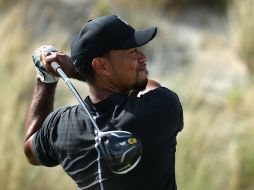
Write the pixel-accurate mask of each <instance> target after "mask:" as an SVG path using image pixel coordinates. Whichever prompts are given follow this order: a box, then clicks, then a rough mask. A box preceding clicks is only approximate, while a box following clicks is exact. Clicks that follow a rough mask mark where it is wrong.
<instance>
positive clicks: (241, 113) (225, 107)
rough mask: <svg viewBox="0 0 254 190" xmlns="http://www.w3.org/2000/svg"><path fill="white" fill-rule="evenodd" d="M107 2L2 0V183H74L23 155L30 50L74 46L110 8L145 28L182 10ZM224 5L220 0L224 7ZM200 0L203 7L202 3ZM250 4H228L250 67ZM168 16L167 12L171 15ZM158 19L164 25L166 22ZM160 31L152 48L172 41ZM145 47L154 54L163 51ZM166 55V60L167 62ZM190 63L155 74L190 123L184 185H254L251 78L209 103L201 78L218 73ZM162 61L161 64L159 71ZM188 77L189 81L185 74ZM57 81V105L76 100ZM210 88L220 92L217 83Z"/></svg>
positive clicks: (56, 189) (222, 188)
mask: <svg viewBox="0 0 254 190" xmlns="http://www.w3.org/2000/svg"><path fill="white" fill-rule="evenodd" d="M109 1H110V0H108V1H107V0H96V1H77V0H76V1H68V0H65V1H60V0H59V1H40V0H35V1H28V0H20V1H5V0H0V11H1V12H0V16H1V17H0V18H1V19H0V25H1V28H0V41H1V44H0V57H1V64H0V81H1V86H0V91H1V93H0V98H1V101H0V113H1V115H0V117H1V119H0V126H1V128H0V134H1V138H0V154H1V157H0V161H1V163H2V164H1V165H0V189H3V190H18V189H19V190H45V189H47V190H63V189H75V185H74V184H73V182H72V181H71V179H70V178H69V177H68V176H66V175H65V174H64V173H63V171H62V169H61V168H60V167H56V168H44V167H34V166H31V165H29V164H28V163H27V162H26V160H25V157H24V154H23V148H22V145H23V127H24V122H25V121H24V119H25V116H26V112H27V110H28V108H29V104H30V100H31V97H32V93H33V87H34V77H35V71H34V68H33V65H32V62H31V54H32V52H33V51H34V50H35V49H37V48H38V47H39V46H41V45H43V44H53V45H55V46H56V47H57V48H59V49H60V50H62V51H66V52H69V42H70V40H71V38H72V37H73V34H74V33H75V32H76V31H78V30H79V28H80V27H81V25H82V24H83V22H84V20H87V19H88V18H89V17H95V16H97V15H102V14H107V13H110V12H114V13H115V12H121V13H122V14H126V15H127V13H130V12H131V13H132V14H131V15H130V16H128V17H129V18H131V19H133V20H130V23H135V25H146V26H147V25H148V24H149V23H150V22H152V23H153V24H154V23H158V24H161V23H162V17H161V16H162V13H161V12H157V11H159V10H161V9H162V7H163V8H164V9H163V11H164V12H163V13H166V12H167V10H168V9H167V7H168V6H169V5H170V7H169V9H171V10H172V9H173V7H174V6H175V7H177V10H179V9H178V8H179V6H180V5H179V4H177V5H176V4H173V3H171V4H170V3H169V2H171V1H166V0H158V1H156V3H154V1H152V0H150V1H146V3H144V5H143V6H142V7H140V4H141V3H140V2H141V1H133V2H131V3H130V1H126V0H121V1H117V0H111V1H110V2H111V4H110V3H109ZM172 2H173V1H172ZM182 2H184V1H182ZM186 2H187V1H186ZM198 2H199V3H200V2H201V1H197V0H196V1H195V0H193V1H188V5H192V6H194V5H196V3H198ZM207 2H209V3H212V2H213V1H211V0H210V1H207ZM214 2H220V3H222V6H223V7H224V6H225V4H224V2H226V1H214ZM199 3H198V4H199ZM220 3H215V4H216V6H220ZM201 4H203V5H205V4H204V1H202V3H201ZM215 4H214V5H215ZM253 4H254V3H253V2H252V0H245V1H237V0H236V1H234V2H233V4H232V6H229V10H230V11H229V14H230V15H231V16H230V23H231V24H230V26H232V27H231V28H232V31H233V38H232V42H231V43H232V44H234V45H235V47H237V50H238V51H239V52H240V55H241V57H242V58H243V60H244V61H245V62H246V64H248V65H249V66H250V67H249V68H253V60H254V58H253V55H254V52H253V50H254V39H253V35H252V33H251V32H253V31H254V25H253V21H252V20H251V19H250V18H253V16H251V15H253V12H254V11H253V10H254V7H253ZM113 5H114V6H113ZM242 6H245V7H244V8H242ZM135 7H138V8H135ZM151 7H152V8H153V11H151V12H149V13H150V14H149V15H148V14H147V12H146V13H145V14H144V13H143V12H142V11H146V10H149V9H151ZM185 7H188V6H187V5H186V6H185ZM137 9H138V10H137ZM116 10H117V11H116ZM130 10H131V11H130ZM179 14H181V13H180V12H179ZM142 15H143V16H142ZM124 16H125V15H124ZM124 16H123V17H124ZM141 16H142V19H141V18H140V17H141ZM164 16H165V17H166V14H165V15H164ZM143 17H147V21H145V24H144V23H141V21H142V20H144V19H143ZM168 20H169V19H168ZM161 25H163V26H164V23H162V24H161ZM159 35H160V37H158V40H161V41H158V42H157V43H155V42H154V45H153V47H152V48H151V49H156V46H155V45H158V46H159V45H160V44H163V45H164V44H165V43H166V42H165V41H166V40H171V39H172V38H170V37H169V36H168V34H167V33H165V32H164V31H162V32H161V33H160V34H159ZM227 35H230V34H227ZM230 40H231V38H230ZM210 41H212V42H213V41H214V40H213V39H212V40H210ZM169 43H172V42H171V41H170V42H169ZM214 43H215V42H214ZM151 45H152V44H151ZM229 49H230V48H229ZM148 50H149V51H150V52H151V55H158V54H155V53H153V52H152V50H150V49H148ZM230 50H231V49H230ZM218 57H219V55H218ZM218 57H213V59H217V58H218ZM236 57H237V56H236ZM187 60H189V59H187ZM163 61H164V62H165V63H167V62H168V60H163ZM186 64H187V65H188V69H186V68H184V67H183V68H180V69H176V70H175V72H174V75H173V76H170V74H169V75H164V76H159V75H155V76H154V77H155V78H156V77H157V78H159V79H160V81H162V84H165V85H166V86H167V87H169V88H172V89H173V90H175V91H176V92H177V93H178V94H179V96H180V98H181V100H182V102H183V107H184V113H185V128H184V130H183V131H182V132H181V133H180V134H179V137H178V149H177V160H176V165H177V171H176V173H177V181H178V186H179V189H180V190H204V189H205V190H214V189H216V190H251V189H254V182H253V178H254V153H253V151H252V150H253V149H254V143H253V136H254V132H253V131H254V130H253V127H254V119H253V113H254V104H253V103H252V102H253V97H254V86H253V85H252V84H251V81H247V82H246V83H244V84H243V85H240V86H234V85H232V86H231V87H230V88H228V89H227V90H226V91H224V94H223V95H222V96H221V99H222V100H221V101H220V102H219V103H218V101H217V100H216V101H211V98H210V97H209V96H208V93H206V92H205V89H204V88H203V87H202V84H203V83H204V80H205V81H210V82H211V83H212V84H213V83H214V81H212V80H213V78H209V77H210V76H209V74H206V73H204V71H203V70H201V69H200V68H198V69H200V70H198V69H196V68H195V69H194V66H193V65H191V64H190V63H189V62H188V61H187V63H186ZM215 64H216V63H215ZM159 67H160V65H158V70H159V69H160V68H159ZM218 67H219V66H218ZM163 68H164V67H163ZM163 68H162V69H163ZM207 70H209V68H207ZM220 72H227V71H226V70H225V71H224V70H221V71H220ZM207 73H208V72H207ZM204 75H205V77H204ZM187 76H188V80H186V77H187ZM246 78H247V77H246ZM248 82H250V84H248ZM76 84H77V85H78V87H79V88H80V89H79V91H80V92H81V94H83V95H85V94H87V91H86V89H85V90H84V89H83V88H84V87H81V86H80V84H79V83H76ZM59 85H60V86H59V88H58V89H57V94H56V96H57V98H56V107H58V106H60V105H63V104H71V103H76V101H75V99H73V97H72V96H71V94H70V93H69V91H68V90H67V89H66V87H65V85H64V84H63V83H62V82H60V84H59ZM81 89H82V90H81ZM212 91H213V93H216V92H217V91H219V88H215V89H212ZM214 102H217V103H214Z"/></svg>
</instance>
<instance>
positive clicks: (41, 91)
mask: <svg viewBox="0 0 254 190" xmlns="http://www.w3.org/2000/svg"><path fill="white" fill-rule="evenodd" d="M55 89H56V83H52V84H45V83H42V82H41V81H40V79H36V87H35V91H34V95H33V99H32V103H31V106H30V109H29V112H28V115H27V119H26V124H25V139H24V140H25V141H26V140H27V139H29V138H30V137H31V136H32V135H33V134H34V133H36V132H37V131H38V129H39V128H40V127H41V126H42V124H43V121H44V120H45V118H46V117H47V116H48V114H49V113H50V112H52V111H53V105H54V94H55Z"/></svg>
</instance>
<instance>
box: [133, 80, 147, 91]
mask: <svg viewBox="0 0 254 190" xmlns="http://www.w3.org/2000/svg"><path fill="white" fill-rule="evenodd" d="M147 82H148V79H147V78H145V79H142V80H137V81H136V82H135V83H134V84H133V90H136V91H142V90H145V89H146V85H147Z"/></svg>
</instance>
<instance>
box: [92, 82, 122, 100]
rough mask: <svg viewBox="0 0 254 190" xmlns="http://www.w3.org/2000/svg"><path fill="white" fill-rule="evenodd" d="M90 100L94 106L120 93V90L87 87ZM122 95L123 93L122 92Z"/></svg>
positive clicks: (94, 86) (93, 86)
mask: <svg viewBox="0 0 254 190" xmlns="http://www.w3.org/2000/svg"><path fill="white" fill-rule="evenodd" d="M89 92H90V95H89V97H90V99H91V101H92V102H93V103H94V104H95V103H98V102H100V101H102V100H104V99H106V98H107V97H109V96H110V95H112V94H114V93H118V92H119V93H120V92H122V91H121V90H118V89H114V88H103V87H101V86H97V85H89ZM123 93H124V92H123Z"/></svg>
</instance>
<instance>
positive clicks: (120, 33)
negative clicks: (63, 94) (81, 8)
mask: <svg viewBox="0 0 254 190" xmlns="http://www.w3.org/2000/svg"><path fill="white" fill-rule="evenodd" d="M156 33H157V28H156V27H151V28H146V29H142V30H135V29H134V28H132V27H131V26H130V25H129V24H128V23H127V22H125V21H124V20H122V19H121V18H120V17H118V16H116V15H107V16H103V17H99V18H97V19H94V20H90V21H88V22H87V23H85V24H84V25H83V27H82V28H81V30H80V32H79V34H78V35H77V36H76V37H75V38H74V39H73V41H72V43H71V59H72V61H73V63H74V64H75V65H76V66H79V65H81V64H86V63H89V62H92V60H93V59H94V58H95V57H98V56H101V55H103V54H104V53H107V52H108V51H110V50H121V49H129V48H134V47H139V46H142V45H144V44H146V43H148V42H149V41H151V40H152V39H153V38H154V37H155V35H156Z"/></svg>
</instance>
